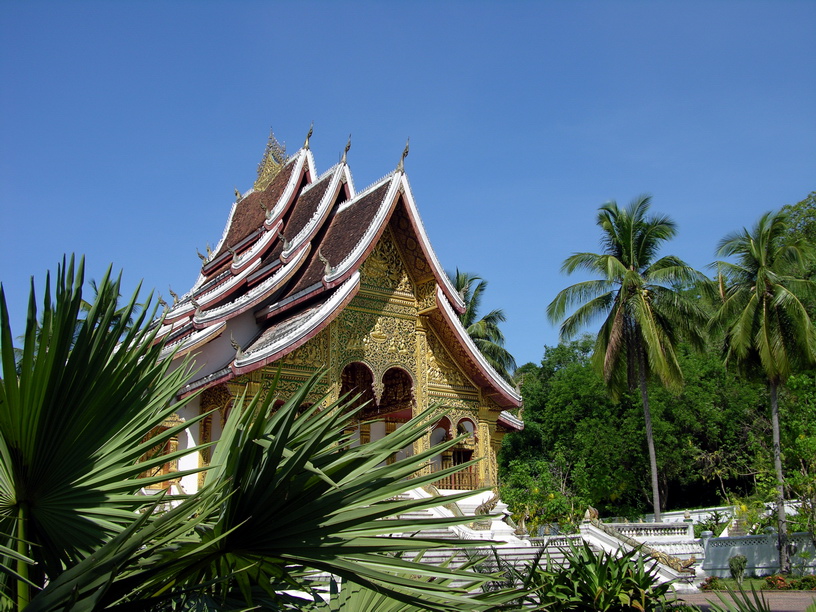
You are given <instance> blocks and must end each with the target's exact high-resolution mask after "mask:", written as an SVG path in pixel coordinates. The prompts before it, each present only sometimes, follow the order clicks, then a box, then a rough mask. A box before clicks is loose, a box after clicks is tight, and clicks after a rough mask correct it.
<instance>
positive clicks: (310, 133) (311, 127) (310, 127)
mask: <svg viewBox="0 0 816 612" xmlns="http://www.w3.org/2000/svg"><path fill="white" fill-rule="evenodd" d="M313 132H314V121H312V125H310V126H309V133H308V134H306V142H304V143H303V148H304V149H306V150H308V149H309V139H310V138H311V137H312V133H313Z"/></svg>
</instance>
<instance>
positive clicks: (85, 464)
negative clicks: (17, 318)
mask: <svg viewBox="0 0 816 612" xmlns="http://www.w3.org/2000/svg"><path fill="white" fill-rule="evenodd" d="M54 280H55V282H54V296H53V301H52V295H51V278H50V276H49V277H47V279H46V284H45V294H44V299H43V308H42V319H41V322H39V323H38V320H37V303H36V298H35V295H34V289H33V282H32V289H31V297H30V301H29V308H28V318H27V323H26V331H25V334H24V345H23V348H22V358H21V359H20V360H19V362H18V363H17V364H15V360H14V354H13V350H12V344H11V325H10V321H9V317H8V309H7V307H6V303H5V297H4V295H3V291H2V287H0V342H2V375H3V377H2V381H0V458H2V461H0V533H3V534H17V538H18V540H17V547H16V549H17V550H18V552H20V553H21V554H23V555H25V556H29V557H31V558H32V559H34V560H35V561H36V562H37V564H38V569H37V572H38V573H39V582H40V583H42V581H43V580H45V579H53V578H54V577H55V576H57V575H58V574H59V573H60V572H61V571H62V570H63V568H64V567H65V566H67V565H70V564H72V563H75V562H77V561H78V560H80V559H81V558H83V557H84V556H85V555H87V554H89V553H90V552H91V551H93V550H94V549H95V548H96V547H98V546H99V545H100V544H101V543H103V542H104V541H105V540H106V539H108V538H110V537H111V536H113V535H114V534H116V533H118V532H119V531H121V530H122V529H124V528H125V527H126V526H127V525H129V524H131V523H132V522H133V512H134V510H137V509H139V508H141V507H143V506H145V505H146V504H147V503H149V499H147V498H145V497H144V496H142V495H137V494H136V493H137V492H138V491H139V489H140V488H141V487H143V486H147V485H149V484H152V483H155V482H160V481H161V480H163V478H162V477H160V476H159V477H140V474H141V473H142V472H145V471H146V470H149V469H151V468H153V467H155V466H157V465H161V464H162V463H165V462H166V461H168V460H172V459H174V458H176V457H178V456H180V455H181V454H183V452H184V451H180V452H179V453H176V454H175V455H173V456H170V457H163V458H157V457H154V456H151V455H150V453H149V452H148V451H149V450H150V449H151V448H153V447H155V446H156V445H157V444H162V443H163V442H165V441H166V440H169V439H170V437H172V436H174V435H178V433H179V432H180V430H181V429H182V427H184V425H181V426H178V427H173V428H170V429H167V430H166V431H164V432H162V433H160V434H159V435H157V436H155V437H154V438H152V439H151V440H150V442H149V443H146V442H144V441H143V440H144V438H145V436H146V435H147V434H148V433H149V432H151V430H153V429H154V428H156V427H158V426H160V425H161V424H162V423H163V422H164V421H165V420H166V419H167V418H168V417H169V416H170V415H171V414H172V413H173V412H174V411H176V410H177V409H178V408H179V405H178V404H176V403H175V402H174V397H175V393H176V391H177V389H178V388H179V386H180V385H181V384H183V382H185V381H186V380H187V378H188V376H189V374H188V372H187V368H186V367H181V368H178V369H177V370H175V371H173V372H170V371H169V369H168V366H169V362H167V361H166V362H158V355H159V351H160V350H161V348H162V347H161V344H160V343H154V334H155V331H153V332H149V331H147V330H146V329H144V327H145V326H144V322H145V317H146V312H142V314H141V315H139V316H138V317H137V318H136V319H135V325H134V326H133V327H132V328H130V329H127V328H126V321H127V320H128V319H129V318H130V316H131V314H132V313H133V312H134V310H135V308H136V297H137V294H138V290H137V293H136V294H134V296H133V297H132V298H131V299H130V301H129V302H128V303H127V304H126V305H125V306H124V307H122V308H120V307H119V306H118V305H117V303H116V299H114V296H118V295H119V286H120V279H112V278H111V276H110V271H108V273H106V274H105V276H104V278H103V279H102V280H101V281H100V283H99V288H100V291H99V293H98V296H97V299H96V300H95V301H94V303H93V304H91V306H90V308H89V309H88V312H87V314H86V316H85V317H84V318H82V319H80V316H79V312H80V308H81V304H82V285H83V262H82V261H80V262H79V264H78V265H76V266H75V264H74V260H73V258H72V259H71V260H70V261H69V262H66V261H65V260H63V263H62V265H61V266H59V267H58V269H57V273H56V276H55V279H54ZM120 338H121V344H120V343H119V340H120ZM18 366H19V368H20V370H19V375H18V373H17V367H18ZM188 424H189V423H188ZM140 458H141V459H140ZM164 478H166V477H164ZM4 544H6V545H7V546H9V547H11V546H10V545H9V542H4ZM4 563H5V562H4ZM18 567H20V568H21V569H23V568H22V566H18ZM22 573H24V574H25V570H24V569H23V572H22ZM23 591H25V589H23ZM20 596H21V597H22V599H21V600H20V603H22V602H23V601H24V600H25V598H26V593H25V592H21V593H20Z"/></svg>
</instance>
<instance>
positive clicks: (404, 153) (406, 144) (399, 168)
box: [397, 138, 411, 172]
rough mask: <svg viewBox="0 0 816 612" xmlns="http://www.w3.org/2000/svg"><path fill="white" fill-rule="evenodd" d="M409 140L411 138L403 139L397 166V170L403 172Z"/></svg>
mask: <svg viewBox="0 0 816 612" xmlns="http://www.w3.org/2000/svg"><path fill="white" fill-rule="evenodd" d="M410 142H411V139H410V138H409V139H408V140H406V141H405V148H404V149H403V150H402V157H400V161H399V165H398V166H397V171H399V172H405V158H406V157H408V144H409V143H410Z"/></svg>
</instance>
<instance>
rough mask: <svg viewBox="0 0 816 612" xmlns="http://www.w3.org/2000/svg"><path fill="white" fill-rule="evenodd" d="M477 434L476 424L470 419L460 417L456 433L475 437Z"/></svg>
mask: <svg viewBox="0 0 816 612" xmlns="http://www.w3.org/2000/svg"><path fill="white" fill-rule="evenodd" d="M475 434H476V424H475V423H474V422H473V421H471V420H470V419H460V420H459V422H458V423H457V424H456V435H457V436H461V435H467V436H469V437H471V438H472V437H473V436H474V435H475Z"/></svg>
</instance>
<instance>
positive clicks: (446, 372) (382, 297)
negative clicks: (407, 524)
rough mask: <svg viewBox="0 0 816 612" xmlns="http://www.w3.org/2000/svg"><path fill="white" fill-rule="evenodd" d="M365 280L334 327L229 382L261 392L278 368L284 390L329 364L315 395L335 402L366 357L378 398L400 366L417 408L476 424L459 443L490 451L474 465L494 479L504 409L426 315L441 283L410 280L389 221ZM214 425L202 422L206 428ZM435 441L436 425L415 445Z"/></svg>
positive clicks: (483, 478)
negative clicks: (345, 378)
mask: <svg viewBox="0 0 816 612" xmlns="http://www.w3.org/2000/svg"><path fill="white" fill-rule="evenodd" d="M360 283H361V285H360V290H359V292H358V294H357V295H356V296H355V297H354V298H353V300H352V301H351V302H350V303H349V304H348V305H347V306H346V307H345V309H344V310H343V312H342V313H340V315H339V316H338V317H337V318H335V319H334V321H332V323H331V324H330V325H329V326H328V327H326V328H325V329H323V330H322V331H321V332H320V333H318V334H317V335H316V336H315V337H314V338H312V339H311V340H309V341H308V342H307V343H306V344H304V345H303V346H302V347H300V348H298V349H296V350H295V351H293V352H292V353H290V354H289V355H287V356H286V357H284V358H283V359H281V360H280V361H279V362H277V363H276V364H273V365H270V366H267V367H265V368H261V369H259V370H256V371H254V372H251V373H250V374H247V375H243V376H240V377H238V378H236V379H234V380H232V381H230V382H229V383H227V385H226V388H227V390H228V392H229V395H230V396H232V397H235V396H237V395H239V394H241V393H242V392H243V391H244V389H246V390H247V395H248V396H253V395H255V394H256V393H259V392H263V389H264V386H265V384H266V383H267V382H268V381H270V380H271V379H272V378H273V377H274V376H275V375H276V373H277V371H278V367H280V368H281V381H280V384H279V387H278V389H279V393H280V394H281V395H283V396H285V395H287V394H289V393H292V392H294V391H295V390H296V389H297V388H298V386H299V385H300V384H301V383H303V382H304V381H305V380H306V379H307V378H308V377H309V376H310V375H311V374H312V373H314V372H315V371H316V370H317V369H320V368H325V369H326V370H327V375H326V376H325V377H324V378H323V382H322V384H321V385H320V386H319V388H318V389H317V390H316V394H315V397H314V398H312V401H318V400H319V399H320V398H321V397H323V396H324V395H326V394H327V395H328V398H329V400H330V401H333V400H335V399H337V398H338V397H339V394H340V381H341V373H342V372H343V368H345V367H346V366H347V365H349V364H351V363H354V362H361V363H364V364H365V365H366V366H368V368H369V369H370V370H371V373H372V374H373V379H374V394H375V396H376V399H377V400H378V401H379V400H380V399H381V398H382V395H383V392H384V384H383V377H384V376H385V374H386V372H387V371H388V370H389V369H391V368H394V367H396V368H400V369H402V370H403V371H405V372H407V373H408V375H409V376H410V378H411V380H412V381H413V398H414V405H413V413H414V414H417V413H418V412H419V411H422V410H424V409H425V408H426V407H428V406H431V405H434V404H436V405H439V406H440V411H441V410H447V411H448V412H447V416H448V419H449V420H450V422H451V424H452V428H453V432H452V433H453V434H454V435H455V434H456V425H457V423H459V422H460V421H461V420H462V419H469V420H470V421H471V422H472V423H473V424H474V426H475V427H474V429H475V431H474V435H473V436H471V437H470V438H468V439H467V440H465V442H464V443H463V444H462V445H461V446H462V448H466V449H472V450H473V456H474V457H479V458H484V460H483V461H481V462H480V463H479V464H478V466H477V468H475V469H476V470H477V473H478V485H479V486H494V485H495V483H496V452H497V451H498V446H497V445H496V441H497V439H498V438H500V434H498V432H497V431H496V417H497V415H498V411H495V410H491V405H490V403H489V402H487V401H485V399H483V398H482V396H481V393H480V391H479V389H478V388H477V387H476V386H475V385H474V384H473V383H472V381H470V380H469V379H468V377H467V376H466V374H465V373H464V372H463V371H462V370H461V368H460V367H459V366H458V365H457V363H456V362H455V360H454V359H453V358H452V357H451V354H450V352H449V351H448V350H447V348H446V347H445V344H444V342H443V341H442V340H441V339H440V338H439V337H438V336H437V334H436V333H435V332H434V331H433V329H432V328H431V326H430V325H429V324H428V321H427V319H426V317H425V316H423V315H422V314H421V312H422V311H423V310H424V309H428V308H430V307H432V306H433V305H434V304H435V301H434V300H435V293H436V283H435V282H434V281H430V282H428V281H425V282H423V283H419V284H417V283H415V282H414V281H413V280H412V278H411V276H410V274H409V271H408V270H407V269H406V266H405V264H404V258H403V257H402V256H401V253H400V250H399V247H398V246H397V242H396V241H395V239H394V236H393V235H392V233H391V228H390V227H389V228H387V229H386V232H385V233H384V235H383V237H382V238H381V239H380V241H379V242H378V244H377V245H376V247H375V248H374V250H373V251H372V253H371V254H370V255H369V256H368V257H367V258H366V260H365V262H364V263H363V265H362V267H361V280H360ZM213 399H215V398H213ZM205 400H209V398H208V397H206V396H205V398H203V399H202V408H206V407H207V406H205V405H204V404H205ZM218 400H221V401H223V398H222V397H219V398H218ZM207 403H210V402H209V401H208V402H207ZM222 414H223V413H222ZM208 426H209V425H207V424H205V423H203V424H202V428H205V427H208ZM363 433H367V432H363ZM204 434H205V432H204V431H202V440H207V439H209V435H204ZM429 445H430V431H429V432H428V435H426V436H424V437H423V438H421V439H420V440H419V441H417V442H416V443H415V446H414V452H422V451H423V450H425V449H427V448H428V447H429Z"/></svg>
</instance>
